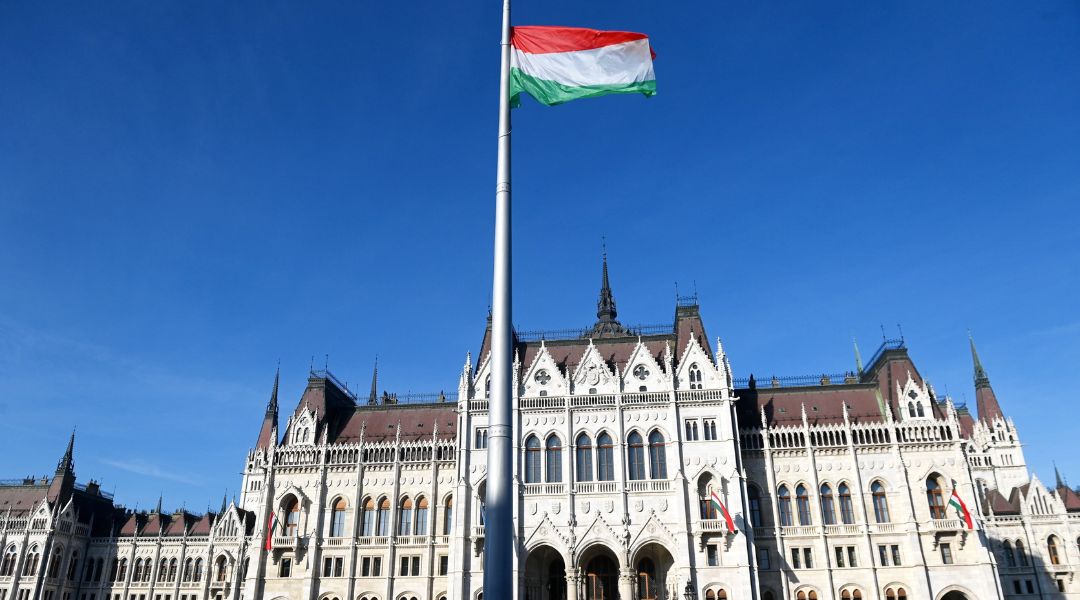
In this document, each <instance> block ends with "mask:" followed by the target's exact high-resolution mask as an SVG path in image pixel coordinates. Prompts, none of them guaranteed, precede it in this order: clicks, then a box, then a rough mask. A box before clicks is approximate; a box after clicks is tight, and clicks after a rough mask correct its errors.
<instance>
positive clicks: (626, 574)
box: [619, 568, 634, 600]
mask: <svg viewBox="0 0 1080 600" xmlns="http://www.w3.org/2000/svg"><path fill="white" fill-rule="evenodd" d="M633 598H634V570H633V569H630V568H626V569H619V600H633Z"/></svg>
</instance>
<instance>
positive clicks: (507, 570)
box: [484, 0, 516, 600]
mask: <svg viewBox="0 0 1080 600" xmlns="http://www.w3.org/2000/svg"><path fill="white" fill-rule="evenodd" d="M500 44H501V46H500V49H501V51H502V65H501V69H500V73H499V160H498V167H497V169H496V185H495V269H494V277H493V279H492V294H491V398H490V403H489V405H488V460H487V462H488V470H487V484H486V498H485V508H484V512H485V520H484V524H485V527H486V531H485V540H484V596H485V597H486V598H491V599H493V600H510V599H511V598H513V597H514V556H515V554H516V553H515V548H514V520H513V519H514V514H513V476H514V469H513V446H514V440H513V427H512V424H511V422H510V415H511V407H510V399H511V385H512V384H513V381H512V373H511V368H512V366H513V352H514V349H513V342H512V337H511V336H512V335H513V334H512V330H511V327H512V323H513V319H512V317H511V297H510V289H511V281H512V279H511V251H510V247H511V236H510V0H503V20H502V40H501V42H500Z"/></svg>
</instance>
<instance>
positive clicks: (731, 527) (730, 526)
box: [712, 490, 738, 533]
mask: <svg viewBox="0 0 1080 600" xmlns="http://www.w3.org/2000/svg"><path fill="white" fill-rule="evenodd" d="M712 503H713V504H715V505H716V509H717V510H719V511H720V514H722V515H724V523H725V524H726V525H727V530H728V532H729V533H737V532H738V530H737V529H735V521H732V520H731V513H729V512H728V510H727V507H726V506H724V503H723V502H721V501H720V496H718V495H717V494H716V490H713V491H712Z"/></svg>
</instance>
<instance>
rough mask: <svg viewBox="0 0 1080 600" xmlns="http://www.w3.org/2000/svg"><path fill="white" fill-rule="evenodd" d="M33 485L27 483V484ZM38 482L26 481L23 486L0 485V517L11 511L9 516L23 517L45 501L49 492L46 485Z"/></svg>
mask: <svg viewBox="0 0 1080 600" xmlns="http://www.w3.org/2000/svg"><path fill="white" fill-rule="evenodd" d="M31 481H32V482H34V483H29V482H31ZM39 481H40V480H28V482H27V483H26V484H25V485H0V515H5V514H7V511H8V510H9V509H10V510H11V516H13V517H24V516H27V515H29V514H30V511H31V510H32V509H33V508H34V506H36V505H37V503H38V502H41V501H42V500H44V499H45V494H46V493H47V492H48V490H49V484H48V483H38V482H39Z"/></svg>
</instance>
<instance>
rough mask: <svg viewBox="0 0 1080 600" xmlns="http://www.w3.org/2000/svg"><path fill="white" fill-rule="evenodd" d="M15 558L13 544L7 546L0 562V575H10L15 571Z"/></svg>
mask: <svg viewBox="0 0 1080 600" xmlns="http://www.w3.org/2000/svg"><path fill="white" fill-rule="evenodd" d="M17 558H18V555H17V554H16V553H15V546H10V547H8V549H7V552H5V553H4V562H3V564H0V576H3V577H11V576H12V575H13V574H14V573H15V560H16V559H17Z"/></svg>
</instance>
